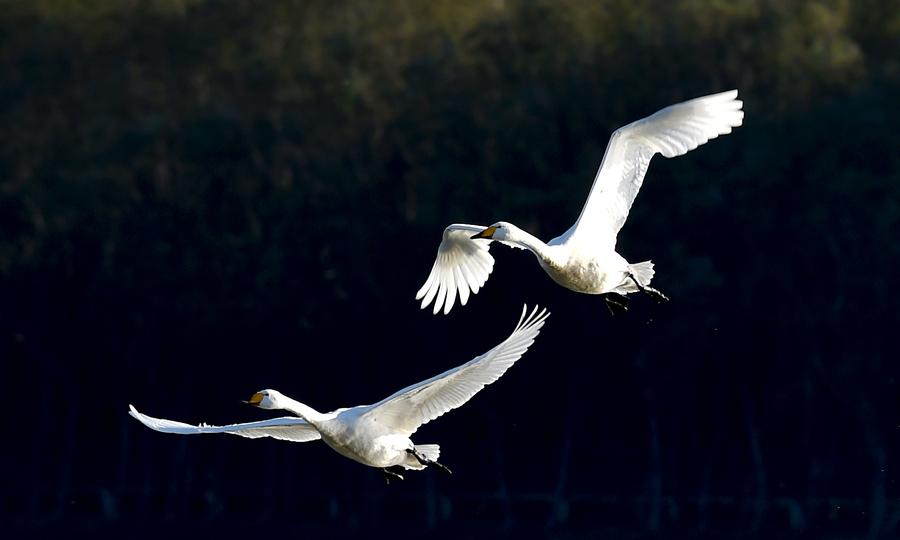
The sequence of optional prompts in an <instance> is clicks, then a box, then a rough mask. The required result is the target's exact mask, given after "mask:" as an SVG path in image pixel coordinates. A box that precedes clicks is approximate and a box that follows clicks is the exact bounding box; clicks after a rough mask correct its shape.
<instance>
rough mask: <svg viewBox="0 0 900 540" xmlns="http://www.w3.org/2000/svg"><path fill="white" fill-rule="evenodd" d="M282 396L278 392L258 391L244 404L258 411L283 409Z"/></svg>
mask: <svg viewBox="0 0 900 540" xmlns="http://www.w3.org/2000/svg"><path fill="white" fill-rule="evenodd" d="M283 402H284V395H282V393H281V392H279V391H278V390H260V391H259V392H257V393H255V394H253V395H252V396H250V399H248V400H247V401H246V402H245V403H247V404H249V405H253V406H254V407H259V408H260V409H283V408H284V405H283Z"/></svg>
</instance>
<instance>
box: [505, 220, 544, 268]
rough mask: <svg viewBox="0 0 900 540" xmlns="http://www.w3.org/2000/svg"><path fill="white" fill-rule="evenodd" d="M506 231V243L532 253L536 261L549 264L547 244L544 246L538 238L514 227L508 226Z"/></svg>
mask: <svg viewBox="0 0 900 540" xmlns="http://www.w3.org/2000/svg"><path fill="white" fill-rule="evenodd" d="M508 229H509V236H508V237H507V238H508V239H507V240H506V241H507V242H512V243H513V244H517V245H519V246H521V247H523V248H525V249H527V250H528V251H530V252H532V253H534V255H535V256H536V257H537V258H538V259H540V260H542V261H544V262H546V263H550V262H551V261H552V260H553V257H552V254H551V253H550V250H549V249H548V246H547V244H545V243H544V242H543V241H542V240H541V239H540V238H538V237H537V236H534V235H533V234H531V233H528V232H525V231H523V230H522V229H520V228H518V227H515V226H513V227H509V226H508Z"/></svg>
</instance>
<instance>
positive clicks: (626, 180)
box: [416, 90, 744, 314]
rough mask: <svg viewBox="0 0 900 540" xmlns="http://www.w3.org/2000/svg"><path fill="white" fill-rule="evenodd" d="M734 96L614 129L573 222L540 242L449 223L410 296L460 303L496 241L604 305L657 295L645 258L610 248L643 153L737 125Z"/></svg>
mask: <svg viewBox="0 0 900 540" xmlns="http://www.w3.org/2000/svg"><path fill="white" fill-rule="evenodd" d="M736 98H737V90H730V91H728V92H722V93H719V94H712V95H709V96H704V97H700V98H696V99H692V100H690V101H685V102H682V103H678V104H675V105H671V106H669V107H666V108H664V109H662V110H660V111H658V112H656V113H655V114H652V115H650V116H648V117H646V118H643V119H641V120H638V121H636V122H632V123H631V124H628V125H627V126H624V127H621V128H619V129H618V130H616V131H615V132H614V133H613V134H612V137H610V139H609V144H608V145H607V147H606V153H605V154H604V156H603V161H602V163H601V164H600V168H599V170H598V171H597V175H596V177H595V178H594V184H593V186H592V187H591V191H590V194H589V195H588V198H587V201H586V202H585V205H584V208H583V209H582V211H581V215H580V216H579V217H578V220H577V221H576V222H575V224H574V225H572V227H570V228H569V230H567V231H566V232H565V233H563V234H562V235H560V236H558V237H556V238H554V239H553V240H551V241H550V242H548V243H546V244H545V243H544V242H542V241H541V240H539V239H538V238H536V237H534V236H532V235H531V234H529V233H527V232H525V231H523V230H521V229H519V228H518V227H516V226H515V225H513V224H511V223H507V222H505V221H499V222H497V223H494V224H493V225H491V226H490V227H484V226H482V225H467V224H453V225H450V226H449V227H447V228H446V229H445V230H444V234H443V237H442V239H441V244H440V246H439V247H438V253H437V257H436V258H435V261H434V265H433V266H432V268H431V273H430V274H429V275H428V278H427V279H426V280H425V283H424V284H423V285H422V287H421V288H420V289H419V291H418V292H417V293H416V299H417V300H422V308H423V309H424V308H425V307H427V306H428V305H429V304H432V302H433V305H434V307H433V308H432V309H433V312H434V313H435V314H437V313H438V312H439V311H441V310H442V309H443V312H444V313H449V312H450V310H451V309H452V308H453V305H454V304H455V302H456V298H457V297H459V301H460V303H461V304H462V305H465V304H466V302H468V300H469V295H470V294H476V293H477V292H478V291H479V289H480V288H481V287H482V286H484V283H485V282H486V281H487V278H488V276H489V275H490V273H491V270H492V269H493V266H494V258H493V257H492V256H491V254H490V253H489V252H488V249H489V247H490V243H491V241H493V240H497V241H500V242H502V243H503V244H506V245H508V246H513V247H519V248H524V249H528V250H529V251H531V252H532V253H534V255H535V256H536V257H537V259H538V261H539V262H540V264H541V267H542V268H544V270H545V271H546V272H547V273H548V274H549V275H550V277H551V278H553V280H554V281H556V282H557V283H559V284H560V285H562V286H563V287H566V288H568V289H571V290H573V291H576V292H580V293H586V294H602V295H606V296H605V299H606V301H607V304H608V305H609V306H610V309H626V308H627V298H625V296H624V295H625V294H628V293H632V292H636V291H639V290H640V291H643V292H646V293H648V294H650V295H651V296H652V297H654V298H656V299H657V300H665V299H666V298H665V296H664V295H663V294H662V293H660V292H659V291H657V290H655V289H653V288H651V287H650V280H651V279H652V278H653V274H654V272H653V264H652V263H651V262H650V261H645V262H642V263H636V264H631V263H629V262H628V261H626V260H625V258H624V257H622V256H621V255H619V254H618V253H617V252H616V250H615V248H616V237H617V235H618V233H619V230H620V229H621V228H622V225H624V223H625V220H626V218H627V217H628V212H629V210H630V209H631V205H632V203H633V202H634V199H635V197H636V196H637V194H638V191H639V190H640V189H641V184H642V183H643V181H644V176H645V175H646V173H647V167H648V166H649V164H650V159H651V158H652V157H653V156H654V155H656V154H662V155H663V156H665V157H675V156H680V155H682V154H685V153H687V152H689V151H691V150H693V149H694V148H697V147H698V146H700V145H702V144H704V143H706V142H707V141H709V140H710V139H714V138H716V137H718V136H719V135H724V134H727V133H730V132H731V130H732V128H735V127H737V126H740V125H741V123H742V121H743V118H744V111H743V110H741V108H742V106H743V103H742V102H741V101H740V100H738V99H736Z"/></svg>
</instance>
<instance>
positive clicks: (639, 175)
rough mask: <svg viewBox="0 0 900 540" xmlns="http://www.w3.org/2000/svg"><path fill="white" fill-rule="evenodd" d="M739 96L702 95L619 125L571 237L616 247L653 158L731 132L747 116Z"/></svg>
mask: <svg viewBox="0 0 900 540" xmlns="http://www.w3.org/2000/svg"><path fill="white" fill-rule="evenodd" d="M736 98H737V90H730V91H728V92H722V93H719V94H712V95H709V96H703V97H699V98H696V99H692V100H690V101H685V102H682V103H677V104H675V105H671V106H669V107H666V108H665V109H662V110H660V111H658V112H656V113H654V114H652V115H650V116H648V117H646V118H643V119H641V120H638V121H636V122H632V123H631V124H628V125H627V126H625V127H621V128H619V129H617V130H616V131H615V132H614V133H613V134H612V137H610V139H609V145H608V146H607V147H606V154H605V155H604V156H603V162H602V163H601V164H600V169H599V170H598V171H597V176H596V177H595V178H594V185H593V187H591V193H590V195H588V199H587V202H586V203H585V205H584V209H583V210H582V211H581V216H579V218H578V221H577V222H576V223H575V225H574V226H573V227H572V229H571V232H570V234H571V238H570V239H569V241H570V242H578V244H579V246H583V247H584V248H585V249H591V248H592V247H593V248H594V249H598V250H607V249H613V248H615V245H616V235H617V234H618V233H619V229H621V228H622V225H623V224H624V223H625V219H626V218H627V217H628V211H629V210H630V209H631V204H632V203H633V202H634V198H635V197H636V196H637V193H638V191H639V190H640V189H641V184H642V183H643V181H644V175H645V174H646V173H647V167H648V166H649V165H650V158H652V157H653V156H654V155H655V154H662V155H663V156H665V157H667V158H670V157H675V156H680V155H682V154H685V153H687V152H689V151H691V150H693V149H694V148H697V147H698V146H700V145H702V144H704V143H706V142H707V141H709V140H710V139H715V138H716V137H718V136H719V135H724V134H726V133H731V129H732V128H734V127H737V126H740V125H741V122H742V121H743V118H744V111H742V110H741V107H742V106H743V103H742V102H741V101H740V100H738V99H736Z"/></svg>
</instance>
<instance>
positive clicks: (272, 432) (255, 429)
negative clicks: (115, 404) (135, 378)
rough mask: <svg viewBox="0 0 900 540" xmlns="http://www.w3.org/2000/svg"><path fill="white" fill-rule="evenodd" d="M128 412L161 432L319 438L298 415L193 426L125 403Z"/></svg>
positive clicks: (308, 439)
mask: <svg viewBox="0 0 900 540" xmlns="http://www.w3.org/2000/svg"><path fill="white" fill-rule="evenodd" d="M128 414H130V415H131V416H133V417H134V418H136V419H137V420H138V421H139V422H140V423H142V424H144V425H145V426H147V427H148V428H150V429H153V430H156V431H160V432H162V433H178V434H180V435H194V434H197V433H231V434H232V435H240V436H241V437H247V438H250V439H258V438H260V437H272V438H273V439H281V440H284V441H294V442H307V441H314V440H316V439H318V438H320V435H319V432H318V431H317V430H316V428H314V427H313V426H312V425H310V424H309V423H307V422H306V420H304V419H302V418H297V417H296V416H285V417H283V418H272V419H270V420H262V421H259V422H247V423H245V424H230V425H227V426H211V425H209V424H200V425H198V426H194V425H191V424H185V423H184V422H175V421H174V420H165V419H162V418H153V417H152V416H147V415H146V414H143V413H141V412H138V410H137V409H135V408H134V406H133V405H129V406H128Z"/></svg>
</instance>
